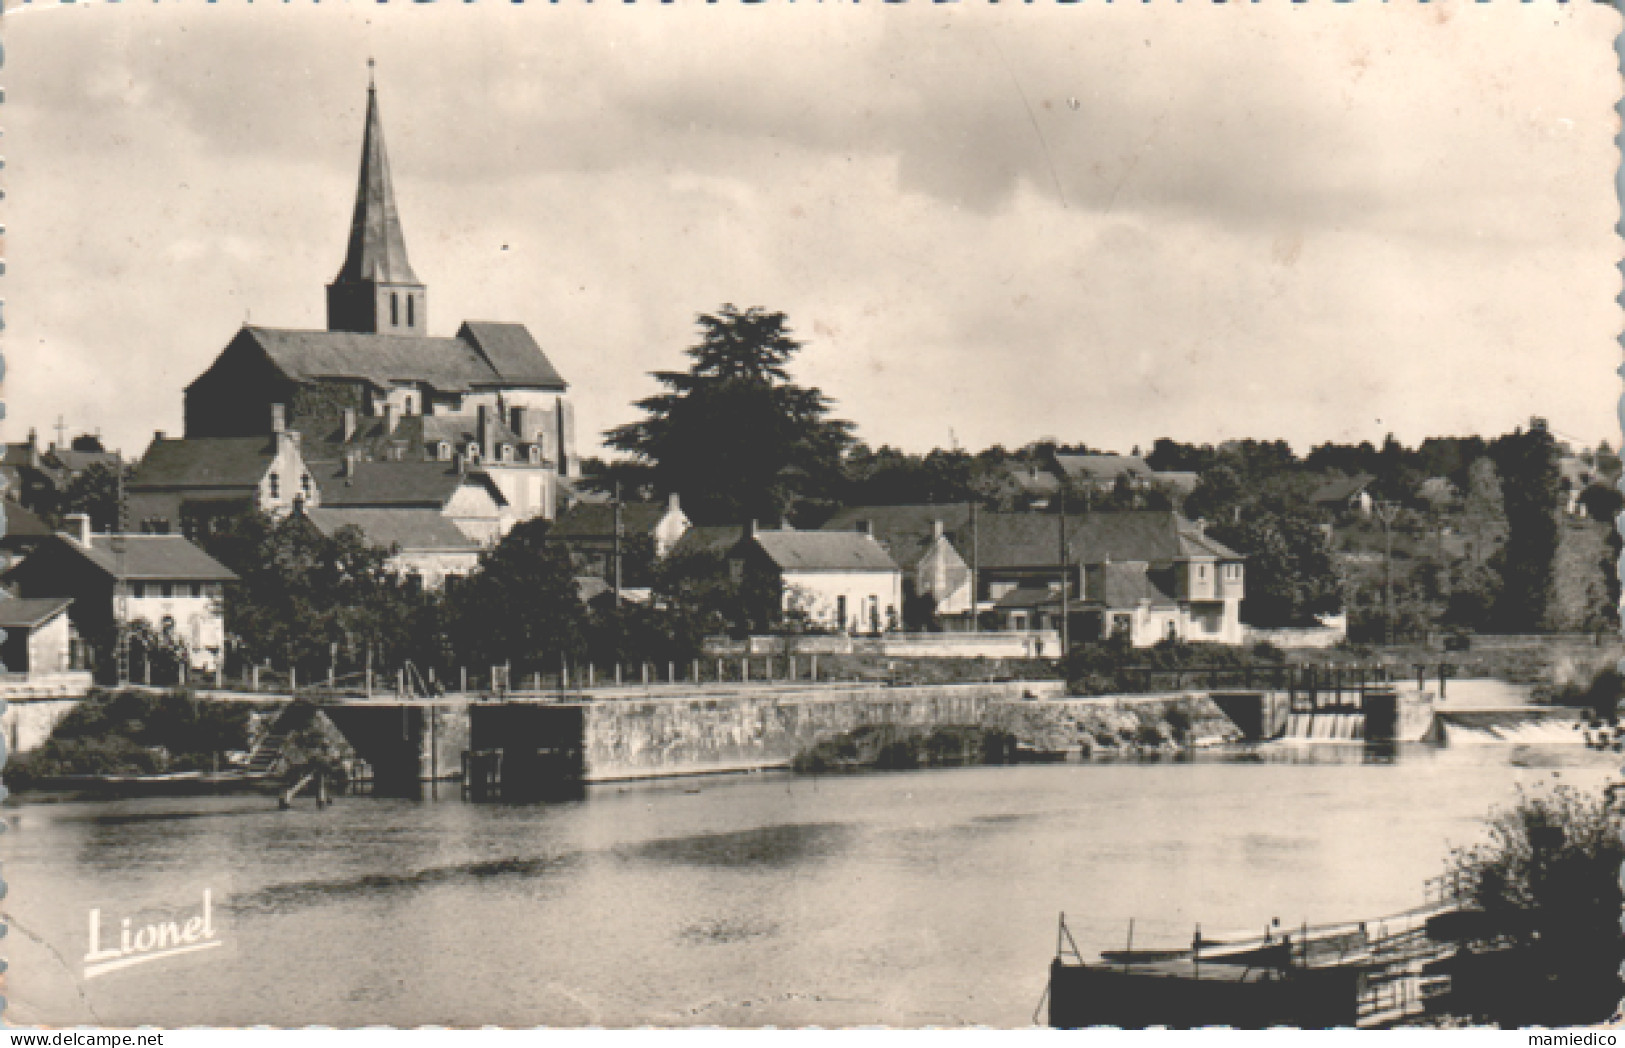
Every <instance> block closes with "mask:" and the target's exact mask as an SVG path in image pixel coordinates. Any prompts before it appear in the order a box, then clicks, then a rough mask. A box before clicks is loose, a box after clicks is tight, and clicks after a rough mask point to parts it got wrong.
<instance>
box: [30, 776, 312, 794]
mask: <svg viewBox="0 0 1625 1048" xmlns="http://www.w3.org/2000/svg"><path fill="white" fill-rule="evenodd" d="M39 788H40V789H43V790H53V791H62V792H70V793H85V794H94V795H97V796H101V797H208V796H215V795H222V794H235V793H264V794H275V793H280V792H281V791H282V790H283V789H284V788H285V784H284V782H283V781H282V777H281V776H279V775H260V774H253V773H249V772H206V771H180V772H171V773H168V774H164V775H56V776H52V777H50V778H48V779H44V780H42V781H41V782H40V784H39Z"/></svg>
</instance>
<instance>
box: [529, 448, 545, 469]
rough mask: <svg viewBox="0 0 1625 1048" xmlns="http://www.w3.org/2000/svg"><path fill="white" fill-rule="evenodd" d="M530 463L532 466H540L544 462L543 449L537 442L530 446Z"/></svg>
mask: <svg viewBox="0 0 1625 1048" xmlns="http://www.w3.org/2000/svg"><path fill="white" fill-rule="evenodd" d="M530 464H531V465H532V466H540V465H541V464H542V449H541V448H540V447H538V446H536V445H535V444H532V445H531V446H530Z"/></svg>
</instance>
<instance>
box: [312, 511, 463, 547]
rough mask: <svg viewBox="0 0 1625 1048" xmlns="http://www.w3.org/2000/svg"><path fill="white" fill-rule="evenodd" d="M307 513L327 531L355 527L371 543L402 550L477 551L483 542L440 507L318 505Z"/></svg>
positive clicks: (317, 527) (319, 527) (321, 530)
mask: <svg viewBox="0 0 1625 1048" xmlns="http://www.w3.org/2000/svg"><path fill="white" fill-rule="evenodd" d="M305 516H306V517H308V518H309V519H310V522H311V523H312V524H314V525H316V529H317V530H318V531H320V532H321V533H322V534H323V535H329V536H331V535H334V534H336V533H337V532H338V531H339V530H340V529H342V528H346V527H353V528H355V529H357V530H358V531H360V532H361V534H362V535H363V536H365V538H366V540H367V543H368V545H372V546H384V547H393V548H395V549H399V550H442V551H452V552H473V551H476V550H478V549H479V548H480V545H479V543H477V542H475V541H474V540H473V539H470V538H469V537H468V536H467V535H464V534H463V533H462V531H461V530H459V529H458V527H457V525H455V524H453V523H452V522H451V521H450V520H448V519H447V518H446V517H445V516H444V515H443V514H442V513H441V512H440V511H439V510H437V509H364V508H350V509H328V508H326V507H320V506H319V507H317V508H315V509H309V510H306V511H305Z"/></svg>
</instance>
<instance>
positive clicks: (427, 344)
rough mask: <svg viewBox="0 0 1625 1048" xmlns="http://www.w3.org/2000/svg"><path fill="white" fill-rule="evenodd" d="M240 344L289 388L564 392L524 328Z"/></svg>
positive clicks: (252, 335) (262, 332)
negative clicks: (344, 383)
mask: <svg viewBox="0 0 1625 1048" xmlns="http://www.w3.org/2000/svg"><path fill="white" fill-rule="evenodd" d="M245 339H246V340H247V341H248V343H249V344H251V345H252V346H254V347H257V348H258V349H259V350H260V351H261V352H263V353H264V355H265V356H266V357H267V358H268V359H269V360H270V361H271V362H272V363H273V364H274V365H276V367H277V369H278V370H280V371H281V372H282V373H283V374H285V375H287V376H288V377H289V378H290V379H293V380H294V381H296V382H311V381H315V380H318V379H361V380H364V381H367V382H370V383H371V384H372V385H374V386H377V387H379V388H380V389H388V388H390V387H391V386H393V385H394V384H395V383H397V382H423V383H427V384H428V385H430V386H433V387H434V388H435V389H438V390H442V391H444V392H468V391H470V390H473V389H479V388H490V387H494V386H532V387H540V388H544V389H555V390H561V391H562V390H563V389H564V388H565V381H564V379H563V378H562V377H560V375H559V373H558V371H557V370H556V369H555V368H554V367H553V364H552V362H551V361H549V360H548V359H547V354H545V353H543V352H542V348H541V347H540V346H538V345H537V344H536V340H535V339H534V338H532V337H531V334H530V332H529V331H528V330H526V329H525V326H524V325H523V324H501V323H493V322H489V321H471V322H468V323H465V324H463V326H462V327H461V328H460V329H459V330H458V332H457V335H456V336H455V337H452V338H439V337H432V336H428V335H377V334H370V333H365V332H357V331H297V330H290V329H286V328H267V327H253V326H245V327H244V328H243V329H242V330H241V331H240V332H239V333H238V335H237V338H236V339H233V344H234V346H236V345H240V344H241V340H245ZM231 348H232V347H228V350H227V351H228V352H229V351H230V349H231Z"/></svg>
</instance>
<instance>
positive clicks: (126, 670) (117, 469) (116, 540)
mask: <svg viewBox="0 0 1625 1048" xmlns="http://www.w3.org/2000/svg"><path fill="white" fill-rule="evenodd" d="M60 419H61V416H58V423H57V424H58V425H59V426H60V425H61V421H60ZM113 454H114V458H113V477H114V488H113V491H114V506H113V534H112V535H111V536H110V537H109V539H108V541H109V543H110V544H111V545H112V547H113V574H114V579H113V586H114V590H113V593H114V598H113V599H114V602H115V604H116V606H115V607H114V609H113V618H114V624H113V626H114V629H115V630H117V631H118V639H117V645H118V652H117V660H118V682H119V683H120V684H127V683H128V682H129V680H130V627H129V621H130V596H129V595H130V583H129V581H128V580H127V579H125V577H124V528H125V521H124V452H123V451H116V452H114V453H113Z"/></svg>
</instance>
